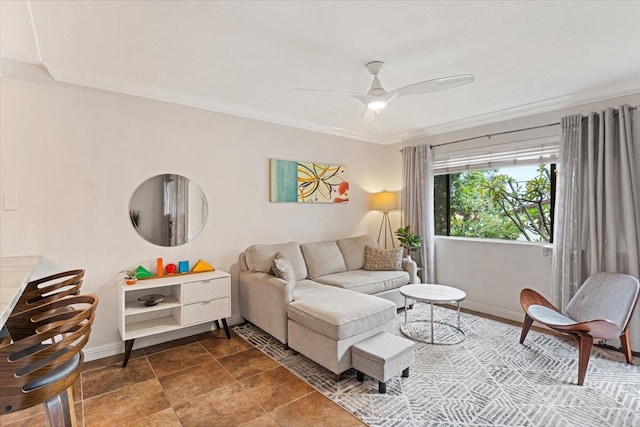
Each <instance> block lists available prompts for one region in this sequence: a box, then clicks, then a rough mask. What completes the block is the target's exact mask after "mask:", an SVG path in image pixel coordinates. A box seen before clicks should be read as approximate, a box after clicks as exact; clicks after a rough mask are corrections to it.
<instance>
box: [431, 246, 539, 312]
mask: <svg viewBox="0 0 640 427" xmlns="http://www.w3.org/2000/svg"><path fill="white" fill-rule="evenodd" d="M436 270H437V274H438V279H437V280H438V283H440V284H443V285H453V286H455V287H457V288H460V289H462V290H464V291H465V292H466V293H467V298H466V299H465V300H464V301H463V302H462V303H461V305H462V306H463V307H466V308H470V309H472V310H477V311H481V312H483V313H489V314H493V315H496V316H500V317H503V318H506V319H512V320H517V321H520V322H521V321H522V318H523V311H522V308H521V307H520V291H521V290H522V289H523V288H531V289H534V290H536V291H538V292H540V293H541V294H542V295H543V296H545V297H546V298H551V282H550V280H549V277H550V274H551V251H550V249H549V248H548V245H542V244H540V243H529V242H510V241H506V240H497V239H495V240H494V239H466V238H459V237H437V238H436Z"/></svg>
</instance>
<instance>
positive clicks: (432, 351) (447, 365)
mask: <svg viewBox="0 0 640 427" xmlns="http://www.w3.org/2000/svg"><path fill="white" fill-rule="evenodd" d="M435 314H436V318H440V319H442V318H447V319H448V321H449V322H455V321H456V320H455V317H453V318H452V315H453V316H455V313H454V312H453V311H451V310H448V309H446V308H442V307H436V312H435ZM409 316H410V320H412V319H423V320H424V319H427V318H428V312H427V306H426V305H423V304H419V305H417V306H416V308H415V309H414V310H411V311H409ZM403 323H404V313H403V312H402V311H400V312H399V313H398V317H397V319H396V334H398V335H401V333H400V332H399V330H400V326H401V325H402V324H403ZM461 329H462V330H463V331H464V334H465V340H464V341H463V342H462V343H460V344H456V345H431V344H427V343H423V342H416V353H415V356H416V357H415V362H414V364H413V365H412V366H411V369H410V371H411V372H410V376H409V378H400V376H398V377H396V378H393V379H392V380H390V381H389V382H388V383H387V393H386V394H378V387H377V381H375V380H372V379H370V378H369V377H365V378H366V379H365V381H364V382H363V383H359V382H358V381H357V380H356V373H355V371H354V370H353V369H350V370H349V371H347V372H346V373H345V374H344V375H343V376H344V379H343V380H342V381H340V382H338V383H336V382H335V381H334V379H333V374H332V373H331V372H330V371H328V370H326V369H325V368H323V367H321V366H320V365H318V364H316V363H315V362H313V361H311V360H309V359H307V358H306V357H304V356H303V355H301V354H295V352H293V351H286V350H284V349H283V346H282V344H281V343H280V342H279V341H278V340H276V339H274V338H272V337H271V336H270V335H268V334H267V333H265V332H263V331H262V330H260V329H258V328H257V327H255V326H252V325H248V324H246V325H240V326H237V327H236V328H235V331H236V333H237V334H238V335H240V336H241V337H243V338H244V339H246V340H247V341H248V342H249V343H251V344H252V345H254V346H255V347H256V348H258V349H260V350H261V351H263V352H264V353H265V354H267V355H269V356H270V357H272V358H273V359H275V360H276V361H278V362H279V363H280V364H282V365H283V366H285V367H286V368H288V369H289V370H291V371H292V372H293V373H295V374H296V375H297V376H299V377H300V378H302V379H303V380H305V381H307V382H308V383H309V384H310V385H311V386H313V387H315V388H316V389H317V390H318V391H320V392H321V393H323V394H324V395H326V396H327V397H329V398H330V399H331V400H333V401H334V402H336V403H337V404H339V405H340V406H342V407H344V408H345V409H346V410H348V411H349V412H351V413H352V414H354V415H355V416H356V417H358V418H360V419H361V420H362V421H364V422H365V423H367V424H369V425H370V426H456V425H457V426H462V425H464V426H489V425H491V426H495V425H499V426H555V427H562V426H581V427H582V426H598V427H601V426H640V366H634V365H628V364H627V363H625V362H624V356H623V355H622V353H618V352H615V351H609V350H604V349H601V348H596V347H594V349H593V351H592V354H591V360H590V363H589V369H588V372H587V376H586V379H585V385H584V386H583V387H579V386H577V385H575V382H576V381H577V350H576V347H575V346H574V345H573V341H572V340H565V339H563V338H558V337H556V336H551V335H548V334H543V333H539V332H535V331H530V332H529V335H528V336H527V339H526V341H525V344H524V345H520V344H519V343H518V340H519V338H520V328H519V327H516V326H511V325H508V324H504V323H501V322H498V321H494V320H490V319H485V318H482V317H478V316H474V315H471V314H466V313H462V314H461ZM436 337H437V335H436ZM634 363H636V364H638V363H640V361H639V360H638V358H635V360H634Z"/></svg>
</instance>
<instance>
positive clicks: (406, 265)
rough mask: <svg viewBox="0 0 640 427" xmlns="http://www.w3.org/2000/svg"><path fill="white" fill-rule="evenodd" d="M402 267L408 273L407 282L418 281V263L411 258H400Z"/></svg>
mask: <svg viewBox="0 0 640 427" xmlns="http://www.w3.org/2000/svg"><path fill="white" fill-rule="evenodd" d="M402 269H403V270H404V271H406V272H407V273H409V284H411V285H412V284H415V283H420V278H419V277H418V264H416V262H415V261H414V260H412V259H411V258H402Z"/></svg>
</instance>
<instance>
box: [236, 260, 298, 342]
mask: <svg viewBox="0 0 640 427" xmlns="http://www.w3.org/2000/svg"><path fill="white" fill-rule="evenodd" d="M239 285H240V289H239V291H240V292H239V294H240V313H241V314H242V317H244V318H245V320H248V321H249V322H251V323H253V324H254V325H256V326H258V327H259V328H261V329H263V330H264V331H266V332H268V333H269V334H271V335H272V336H274V337H275V338H277V339H279V340H280V341H281V342H283V343H286V342H287V330H286V325H287V306H288V305H289V303H290V302H291V301H292V294H293V289H292V288H291V285H290V284H289V283H288V282H286V281H284V280H282V279H278V278H277V277H275V276H272V275H270V274H266V273H258V272H252V271H247V270H241V271H240V280H239Z"/></svg>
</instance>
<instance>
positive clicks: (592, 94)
mask: <svg viewBox="0 0 640 427" xmlns="http://www.w3.org/2000/svg"><path fill="white" fill-rule="evenodd" d="M639 81H640V79H637V80H634V81H629V82H626V83H623V84H619V85H616V86H614V87H607V88H599V89H596V90H592V91H587V92H576V93H572V94H569V95H563V96H559V97H556V98H549V99H545V100H542V101H536V102H532V103H529V104H522V105H519V106H517V107H511V108H505V109H503V110H497V111H493V112H491V113H486V114H480V115H478V116H473V117H468V118H464V119H460V120H454V121H451V122H448V123H442V124H439V125H435V126H429V127H425V128H422V129H417V130H413V131H410V132H406V133H403V134H399V135H396V136H395V137H394V138H392V139H394V140H395V142H407V141H412V140H416V139H420V138H425V137H428V136H434V135H440V134H443V133H449V132H454V131H458V130H462V129H469V128H473V127H477V126H483V125H489V124H493V123H498V122H502V121H506V120H513V119H518V118H522V117H527V116H533V115H536V114H542V113H548V112H551V111H557V110H562V109H564V108H570V107H577V106H580V105H584V104H590V103H592V102H598V101H605V100H607V99H612V98H618V97H621V96H626V95H635V94H640V83H639ZM559 119H560V118H559V117H558V120H559Z"/></svg>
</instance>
